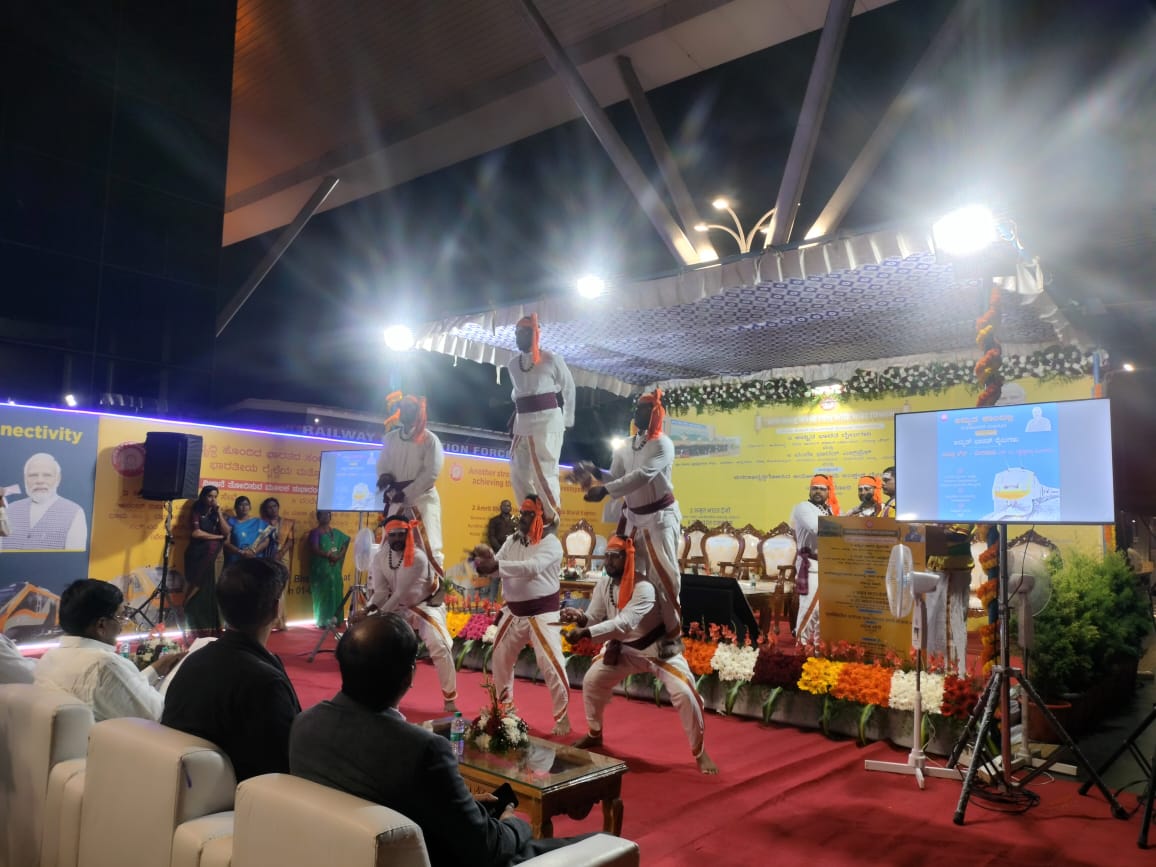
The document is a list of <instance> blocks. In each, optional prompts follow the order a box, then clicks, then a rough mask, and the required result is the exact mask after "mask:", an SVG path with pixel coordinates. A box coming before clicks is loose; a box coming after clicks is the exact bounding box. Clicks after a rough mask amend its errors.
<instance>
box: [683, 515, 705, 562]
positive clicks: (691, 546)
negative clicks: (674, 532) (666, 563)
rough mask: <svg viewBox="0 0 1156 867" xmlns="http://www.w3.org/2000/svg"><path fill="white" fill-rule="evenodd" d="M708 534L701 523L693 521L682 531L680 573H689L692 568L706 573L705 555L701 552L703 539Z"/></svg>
mask: <svg viewBox="0 0 1156 867" xmlns="http://www.w3.org/2000/svg"><path fill="white" fill-rule="evenodd" d="M709 532H710V528H709V527H707V525H706V524H704V523H703V522H702V521H695V522H694V523H693V524H691V525H690V526H689V527H687V528H686V529H684V530H683V531H682V551H681V552H680V553H679V558H678V565H679V569H680V570H681V571H682V572H689V571H691V568H692V567H694V566H699V567H701V568H702V570H703V571H707V565H706V555H705V554H703V552H702V540H703V537H704V536H705V535H706V534H707V533H709Z"/></svg>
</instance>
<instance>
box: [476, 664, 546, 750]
mask: <svg viewBox="0 0 1156 867" xmlns="http://www.w3.org/2000/svg"><path fill="white" fill-rule="evenodd" d="M483 686H485V688H486V690H487V691H488V692H489V696H490V702H489V704H488V705H487V706H486V707H484V708H482V712H481V713H480V714H479V715H478V717H477V719H475V720H474V721H473V722H472V723H470V725H469V728H468V729H466V739H467V740H468V741H469V742H470V743H472V744H473V745H474V746H476V747H477V748H478V749H480V750H485V751H487V752H491V753H504V752H508V751H509V750H516V749H519V748H521V747H525V746H528V745H529V743H530V727H529V726H527V725H526V721H525V720H524V719H522V718H521V717H520V716H518V715H517V714H516V713H515V712H514V707H513V706H512V705H509V704H503V703H502V702H500V701H499V700H498V689H497V687H496V686H494V682H493V681H492V680H489V679H487V680H486V681H485V682H484V683H483Z"/></svg>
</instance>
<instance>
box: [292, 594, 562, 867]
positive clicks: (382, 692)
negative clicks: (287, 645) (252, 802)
mask: <svg viewBox="0 0 1156 867" xmlns="http://www.w3.org/2000/svg"><path fill="white" fill-rule="evenodd" d="M337 663H338V666H339V667H340V669H341V692H339V693H337V695H335V696H334V697H333V698H332V699H331V700H329V701H323V702H321V703H320V704H318V705H315V706H314V707H312V708H310V709H309V710H307V711H305V712H304V713H303V714H301V715H300V716H299V717H297V719H296V721H295V722H294V723H293V730H292V732H291V733H290V737H289V767H290V770H291V771H292V773H293V774H294V775H296V776H298V777H304V778H305V779H307V780H312V781H314V782H316V783H321V784H322V785H326V786H329V787H331V788H334V789H339V790H341V791H343V792H348V793H349V794H351V795H356V796H357V797H359V798H364V799H365V800H367V801H373V802H375V803H378V804H382V805H383V806H386V807H389V808H390V809H392V810H397V811H398V812H399V813H402V814H403V815H405V816H407V817H408V818H410V819H412V820H413V821H414V822H416V823H417V825H418V826H419V827H420V828H421V830H422V834H423V836H424V837H425V844H426V849H427V850H428V852H429V857H430V863H431V864H432V865H433V867H458V865H462V864H469V865H471V867H500V865H506V864H517V863H519V862H520V861H524V860H526V859H528V858H532V857H534V856H535V855H539V854H541V853H543V852H545V851H548V850H551V849H557V848H559V847H561V846H565V845H568V844H569V843H572V842H574V840H575V839H577V838H569V839H564V838H563V839H556V840H533V839H531V837H530V826H529V824H527V823H526V822H525V821H523V820H522V819H519V818H517V817H516V816H515V815H514V812H513V809H512V808H510V809H507V810H506V811H505V812H504V813H503V814H502V815H501V817H494V816H492V815H491V814H490V813H489V812H488V811H487V809H486V807H485V805H484V804H483V803H479V801H478V800H476V799H475V798H474V796H473V795H471V794H470V792H469V790H468V789H467V788H466V784H465V782H464V781H463V780H462V776H461V774H460V773H459V772H458V763H457V759H456V758H455V756H454V754H453V752H452V751H451V749H450V745H449V741H447V740H446V739H445V738H443V737H441V736H439V735H436V734H434V733H433V732H430V731H427V730H425V729H423V728H421V727H420V726H416V725H413V724H412V723H409V722H406V719H405V717H404V716H402V714H401V712H400V711H399V710H398V709H397V706H398V703H399V702H400V701H401V699H402V696H404V695H405V693H406V692H407V691H408V690H409V688H410V686H411V685H412V684H413V673H414V668H415V666H416V664H417V636H416V635H415V634H414V631H413V629H411V628H410V626H409V624H408V623H406V622H405V620H404V619H403V618H401V617H399V616H398V615H397V614H395V613H389V614H384V615H380V616H371V617H367V618H366V619H365V620H362V621H361V622H360V623H356V624H354V625H353V626H352V627H350V629H349V631H348V632H346V633H345V636H344V637H343V638H342V639H341V642H340V643H339V644H338V646H337Z"/></svg>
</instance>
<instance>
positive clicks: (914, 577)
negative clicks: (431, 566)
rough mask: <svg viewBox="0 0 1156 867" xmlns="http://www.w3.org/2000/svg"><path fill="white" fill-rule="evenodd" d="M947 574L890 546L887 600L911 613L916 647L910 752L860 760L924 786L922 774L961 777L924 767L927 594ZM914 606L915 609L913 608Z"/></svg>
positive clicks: (897, 611) (897, 612) (897, 610)
mask: <svg viewBox="0 0 1156 867" xmlns="http://www.w3.org/2000/svg"><path fill="white" fill-rule="evenodd" d="M945 580H946V576H944V575H941V574H940V573H938V572H916V571H914V570H913V568H912V559H911V549H910V548H908V547H907V546H906V545H896V546H895V547H893V548H892V549H891V557H890V559H889V560H888V562H887V577H886V583H887V604H888V605H889V606H890V608H891V613H892V614H893V615H894V616H896V617H907V616H908V615H911V646H912V647H914V648H915V708H914V716H913V718H912V729H911V752H910V753H909V754H908V756H907V761H906V762H905V763H900V762H878V761H873V760H870V759H869V760H867V761H865V762H864V763H863V766H864V768H866V769H867V770H868V771H884V772H886V773H889V774H906V775H908V776H913V777H915V781H916V782H917V783H918V784H919V788H921V789H922V788H924V778H925V777H940V778H943V779H948V780H959V779H962V778H961V776H960V774H959V771H957V770H955V769H953V768H939V767H927V756H926V755H924V752H923V695H922V683H921V679H922V674H923V649H924V644H925V643H926V637H927V604H926V599H925V597H926V595H927V594H928V593H930V592H931V591H932V590H934V589H935V588H936V586H937V585H938V584H939V582H940V581H945ZM912 609H914V613H913V611H912Z"/></svg>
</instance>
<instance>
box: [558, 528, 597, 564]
mask: <svg viewBox="0 0 1156 867" xmlns="http://www.w3.org/2000/svg"><path fill="white" fill-rule="evenodd" d="M596 542H597V534H596V533H595V532H594V528H593V527H592V526H590V522H589V521H587V520H586V519H585V518H582V519H580V520H579V521H578V523H577V524H575V525H574V526H573V527H571V528H570V529H569V530H568V531H567V532H566V535H565V536H563V537H562V566H563V567H567V566H569V565H570V564H571V562H573V564H574V566H575V567H577V568H579V569H581V570H582V572H583V573H586V572H589V571H590V569H591V567H592V565H593V561H594V545H595V543H596Z"/></svg>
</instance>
